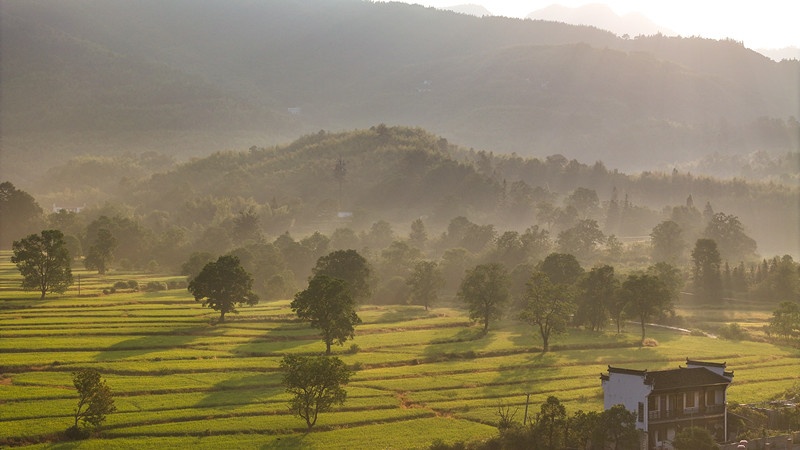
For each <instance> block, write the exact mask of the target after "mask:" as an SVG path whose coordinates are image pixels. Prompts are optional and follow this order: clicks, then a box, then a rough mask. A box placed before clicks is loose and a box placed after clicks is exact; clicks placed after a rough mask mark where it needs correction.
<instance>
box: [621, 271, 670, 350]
mask: <svg viewBox="0 0 800 450" xmlns="http://www.w3.org/2000/svg"><path fill="white" fill-rule="evenodd" d="M621 295H622V296H623V298H625V300H626V302H625V303H626V307H627V309H628V310H629V311H630V313H631V315H633V316H635V317H637V318H638V319H639V322H640V323H641V326H642V341H644V337H645V325H646V324H647V322H648V321H650V319H651V318H653V317H655V316H658V315H661V314H664V313H666V312H667V311H670V310H671V309H672V302H671V301H670V292H669V289H668V288H667V286H666V285H665V284H664V283H663V282H662V281H661V280H659V279H658V278H656V277H654V276H652V275H647V274H643V275H637V274H634V275H630V276H628V278H627V279H626V280H625V282H624V283H622V292H621Z"/></svg>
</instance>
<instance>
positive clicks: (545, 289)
mask: <svg viewBox="0 0 800 450" xmlns="http://www.w3.org/2000/svg"><path fill="white" fill-rule="evenodd" d="M526 286H527V289H526V291H525V296H524V297H523V305H522V311H521V312H520V313H519V318H520V319H521V320H523V321H525V322H527V323H529V324H531V325H534V326H536V327H538V328H539V335H540V336H541V338H542V352H547V351H549V350H550V337H551V336H552V335H554V334H558V333H563V332H564V331H566V329H567V323H569V319H570V315H571V314H572V313H573V312H574V311H575V303H574V292H573V290H572V289H571V287H570V286H569V285H566V284H563V283H553V282H551V281H550V278H549V277H548V276H547V275H545V274H544V273H542V272H534V273H533V274H532V275H531V277H530V279H529V280H528V283H527V285H526Z"/></svg>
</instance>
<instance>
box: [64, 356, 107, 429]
mask: <svg viewBox="0 0 800 450" xmlns="http://www.w3.org/2000/svg"><path fill="white" fill-rule="evenodd" d="M72 384H73V385H75V389H77V390H78V406H77V407H76V408H75V424H74V425H73V426H72V427H71V429H70V432H72V433H77V434H80V433H79V423H81V424H83V426H84V428H96V427H99V426H100V424H102V423H103V421H105V420H106V415H108V414H111V413H113V412H114V411H116V410H117V408H116V407H115V406H114V396H113V395H112V393H111V389H109V387H108V386H107V385H106V382H105V380H102V379H101V378H100V372H98V371H97V369H81V370H79V371H77V372H74V373H73V374H72Z"/></svg>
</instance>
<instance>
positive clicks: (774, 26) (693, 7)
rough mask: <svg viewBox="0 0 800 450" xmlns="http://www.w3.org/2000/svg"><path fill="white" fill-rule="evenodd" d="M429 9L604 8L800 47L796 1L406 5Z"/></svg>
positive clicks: (515, 13) (696, 30)
mask: <svg viewBox="0 0 800 450" xmlns="http://www.w3.org/2000/svg"><path fill="white" fill-rule="evenodd" d="M402 1H405V2H406V3H416V4H421V5H425V6H434V7H447V6H452V5H459V4H467V3H472V4H479V5H482V6H483V7H485V8H486V9H488V10H489V11H491V12H492V13H493V14H495V15H501V16H508V17H525V16H527V15H528V14H529V13H531V12H532V11H535V10H537V9H541V8H545V7H547V6H550V5H552V4H554V3H558V4H560V5H564V6H569V7H575V6H581V5H585V4H590V3H604V4H606V5H608V6H610V7H611V9H613V10H614V11H615V12H616V13H617V14H626V13H629V12H640V13H642V14H644V15H645V16H647V17H648V18H649V19H650V20H652V21H653V22H655V23H657V24H659V25H661V26H664V27H666V28H669V29H671V30H674V31H675V32H676V33H678V34H680V35H681V36H695V35H697V36H703V37H707V38H712V39H722V38H732V39H735V40H737V41H743V42H744V45H745V47H748V48H753V49H757V48H767V49H770V48H782V47H789V46H795V47H800V1H798V0H756V1H754V0H605V1H603V0H595V1H591V0H590V1H586V0H463V1H461V0H419V1H417V0H402Z"/></svg>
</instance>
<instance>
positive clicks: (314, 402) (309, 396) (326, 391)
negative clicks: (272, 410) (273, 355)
mask: <svg viewBox="0 0 800 450" xmlns="http://www.w3.org/2000/svg"><path fill="white" fill-rule="evenodd" d="M281 369H283V370H284V371H285V372H284V375H283V385H284V386H285V387H286V392H287V393H289V394H292V395H293V397H292V399H291V400H290V401H289V409H291V411H292V412H293V413H294V414H296V415H298V416H300V417H301V418H302V419H304V420H305V421H306V425H307V426H308V429H311V427H313V426H314V424H316V423H317V417H318V416H319V413H321V412H325V411H330V410H331V409H332V408H333V406H334V405H342V404H344V401H345V399H346V398H347V391H345V390H344V388H343V387H342V386H343V385H345V384H347V382H348V381H350V375H351V374H352V372H351V371H350V369H348V368H347V366H346V365H345V364H344V362H342V360H340V359H339V358H337V357H335V356H304V355H286V356H284V357H283V361H281Z"/></svg>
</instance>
